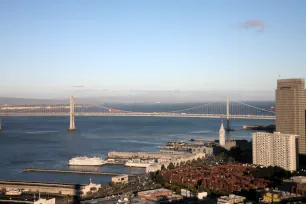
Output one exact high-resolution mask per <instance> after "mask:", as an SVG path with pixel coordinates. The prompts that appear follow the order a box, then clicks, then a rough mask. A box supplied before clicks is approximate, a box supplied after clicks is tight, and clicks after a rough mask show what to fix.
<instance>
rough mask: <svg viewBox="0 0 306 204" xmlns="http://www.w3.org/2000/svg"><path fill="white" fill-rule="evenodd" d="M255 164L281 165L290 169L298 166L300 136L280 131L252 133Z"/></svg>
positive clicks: (293, 169) (292, 169)
mask: <svg viewBox="0 0 306 204" xmlns="http://www.w3.org/2000/svg"><path fill="white" fill-rule="evenodd" d="M252 146H253V164H257V165H262V166H279V167H282V168H284V169H286V170H288V171H295V170H296V169H297V167H298V151H297V149H298V136H297V135H293V134H282V133H279V132H274V133H266V132H257V133H253V134H252Z"/></svg>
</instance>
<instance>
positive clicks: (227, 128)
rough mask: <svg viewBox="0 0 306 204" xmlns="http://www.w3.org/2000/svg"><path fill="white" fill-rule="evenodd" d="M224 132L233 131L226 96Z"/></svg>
mask: <svg viewBox="0 0 306 204" xmlns="http://www.w3.org/2000/svg"><path fill="white" fill-rule="evenodd" d="M225 130H226V131H233V129H231V126H230V106H229V100H228V96H227V97H226V128H225Z"/></svg>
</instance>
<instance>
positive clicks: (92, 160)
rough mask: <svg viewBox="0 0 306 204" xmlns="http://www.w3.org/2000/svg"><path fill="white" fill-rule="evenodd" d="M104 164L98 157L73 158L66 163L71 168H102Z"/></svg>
mask: <svg viewBox="0 0 306 204" xmlns="http://www.w3.org/2000/svg"><path fill="white" fill-rule="evenodd" d="M106 163H107V161H105V160H103V159H101V158H100V157H74V158H72V159H70V160H69V162H68V164H69V165H71V166H102V165H104V164H106Z"/></svg>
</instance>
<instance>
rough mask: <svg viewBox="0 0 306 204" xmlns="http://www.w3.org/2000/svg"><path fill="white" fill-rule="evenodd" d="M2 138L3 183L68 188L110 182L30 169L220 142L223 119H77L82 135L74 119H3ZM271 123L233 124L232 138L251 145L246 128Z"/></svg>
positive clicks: (119, 168) (119, 169)
mask: <svg viewBox="0 0 306 204" xmlns="http://www.w3.org/2000/svg"><path fill="white" fill-rule="evenodd" d="M2 122H3V131H2V132H0V150H1V152H0V179H5V180H9V179H11V180H32V181H33V180H34V181H49V182H66V183H87V182H88V180H89V178H90V177H91V178H92V179H93V180H94V181H95V182H99V183H107V182H109V181H110V177H109V176H93V175H88V176H87V175H77V174H54V173H48V174H46V173H23V172H22V169H24V168H31V167H33V168H52V169H68V168H69V167H68V165H67V161H68V160H69V159H70V158H72V157H75V156H100V157H105V156H106V155H107V152H108V151H110V150H112V151H157V146H158V145H165V144H166V143H167V141H169V140H186V139H190V138H206V139H218V131H219V127H220V119H204V118H158V117H76V126H77V128H78V131H76V132H73V133H70V132H67V128H68V126H69V118H68V117H3V118H2ZM273 123H274V121H268V120H237V119H236V120H231V124H232V127H233V128H235V129H237V131H235V132H231V133H230V135H228V137H230V138H233V139H234V138H236V139H248V140H250V139H251V136H250V133H251V132H250V131H244V130H239V129H241V128H242V125H245V124H262V125H267V124H273ZM86 170H90V171H108V172H109V171H112V172H132V173H139V172H142V171H143V169H137V168H132V169H129V168H125V167H123V166H114V165H109V166H103V167H100V168H99V167H94V168H88V169H86Z"/></svg>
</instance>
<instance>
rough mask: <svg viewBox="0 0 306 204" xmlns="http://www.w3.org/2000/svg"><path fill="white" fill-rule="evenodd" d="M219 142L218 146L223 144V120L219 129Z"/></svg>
mask: <svg viewBox="0 0 306 204" xmlns="http://www.w3.org/2000/svg"><path fill="white" fill-rule="evenodd" d="M219 144H220V146H224V145H225V130H224V126H223V122H222V123H221V127H220V130H219Z"/></svg>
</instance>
